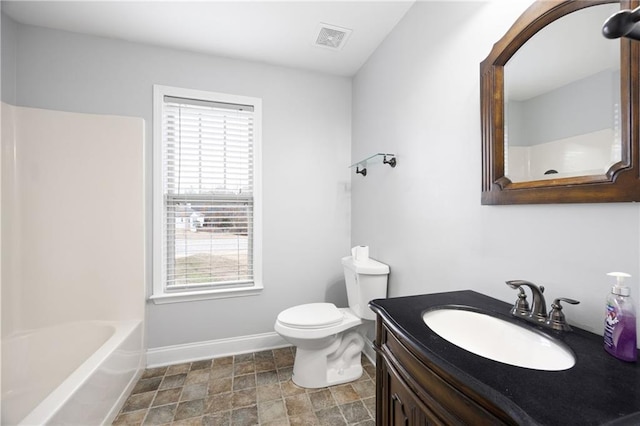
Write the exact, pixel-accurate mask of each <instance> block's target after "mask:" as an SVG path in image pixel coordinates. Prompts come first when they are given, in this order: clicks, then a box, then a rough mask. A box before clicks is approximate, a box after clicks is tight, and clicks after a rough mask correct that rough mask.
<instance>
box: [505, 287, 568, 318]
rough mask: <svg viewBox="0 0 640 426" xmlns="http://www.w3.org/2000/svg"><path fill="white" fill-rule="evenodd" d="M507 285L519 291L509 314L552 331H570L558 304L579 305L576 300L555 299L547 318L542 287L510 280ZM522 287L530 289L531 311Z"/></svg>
mask: <svg viewBox="0 0 640 426" xmlns="http://www.w3.org/2000/svg"><path fill="white" fill-rule="evenodd" d="M507 285H508V286H509V287H511V288H512V289H514V290H515V289H517V290H519V292H518V300H517V301H516V303H515V305H514V306H513V308H512V309H511V314H512V315H513V316H516V317H520V318H523V319H525V320H527V321H530V322H533V323H536V324H538V325H541V326H543V327H548V328H551V329H553V330H571V327H570V326H569V324H567V322H566V320H565V317H564V314H563V313H562V306H561V305H560V302H561V301H563V302H567V303H571V304H572V305H577V304H578V303H580V302H579V301H577V300H573V299H567V298H564V297H560V298H558V299H555V300H554V302H553V304H552V305H551V307H552V308H553V309H552V310H551V313H550V314H549V316H548V317H547V302H546V301H545V299H544V295H543V293H544V287H543V286H540V287H538V286H537V285H535V284H534V283H531V282H529V281H524V280H512V281H507ZM522 286H525V287H529V288H530V289H531V295H532V298H533V300H532V303H531V309H529V304H528V303H527V295H526V294H525V292H524V290H523V289H522Z"/></svg>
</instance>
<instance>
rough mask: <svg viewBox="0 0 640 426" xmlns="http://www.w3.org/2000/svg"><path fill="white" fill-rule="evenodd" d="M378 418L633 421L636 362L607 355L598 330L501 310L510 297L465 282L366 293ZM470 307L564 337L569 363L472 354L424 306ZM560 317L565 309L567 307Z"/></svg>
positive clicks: (639, 416)
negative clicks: (560, 326)
mask: <svg viewBox="0 0 640 426" xmlns="http://www.w3.org/2000/svg"><path fill="white" fill-rule="evenodd" d="M369 306H370V307H371V309H373V311H374V312H376V314H377V325H376V327H377V331H376V342H375V349H376V352H377V356H376V369H377V376H376V377H377V378H376V380H377V383H376V397H377V401H378V404H377V412H376V418H377V424H378V425H385V426H386V425H462V424H468V425H474V426H475V425H499V424H508V425H605V424H609V425H637V424H640V366H639V365H638V364H637V363H626V362H623V361H620V360H618V359H616V358H613V357H611V356H610V355H608V354H607V353H606V352H605V351H604V349H603V347H602V344H603V343H602V336H599V335H596V334H593V333H590V332H587V331H584V330H580V329H576V328H575V327H574V329H573V331H552V330H548V329H544V328H542V327H540V326H537V325H534V324H530V323H526V322H524V321H523V320H521V319H517V318H513V317H512V316H511V315H510V309H511V308H512V305H510V304H508V303H505V302H502V301H499V300H497V299H494V298H491V297H488V296H485V295H483V294H480V293H477V292H474V291H470V290H466V291H455V292H447V293H436V294H427V295H419V296H408V297H399V298H389V299H377V300H373V301H372V302H371V303H370V305H369ZM444 306H454V307H461V306H462V307H473V308H474V309H475V310H477V311H481V312H484V313H487V314H489V315H491V316H494V317H498V318H500V319H503V320H505V321H509V322H516V323H518V324H521V325H522V326H524V327H528V328H529V329H532V330H533V331H535V332H536V333H544V334H545V335H547V336H549V337H551V338H552V339H554V340H556V341H559V343H560V344H562V345H566V347H568V348H569V349H570V351H571V352H572V353H573V355H574V356H575V365H573V367H571V368H569V369H566V370H561V371H545V370H534V369H529V368H523V367H516V366H513V365H509V364H505V363H502V362H498V361H493V360H491V359H488V358H484V357H481V356H478V355H476V354H474V353H472V352H469V351H467V350H465V349H462V348H460V347H458V346H456V345H454V344H452V343H450V342H449V341H447V340H445V339H444V338H442V337H440V335H438V334H436V333H435V332H433V331H432V330H431V329H430V328H429V327H428V326H427V325H426V324H425V322H424V321H423V314H424V313H425V312H427V311H430V310H433V309H434V308H439V307H444ZM568 315H569V314H568Z"/></svg>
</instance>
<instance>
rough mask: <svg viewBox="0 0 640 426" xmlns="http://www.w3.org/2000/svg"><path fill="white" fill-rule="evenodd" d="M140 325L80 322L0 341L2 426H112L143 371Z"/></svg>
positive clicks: (34, 331) (21, 334) (136, 322)
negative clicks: (17, 425) (0, 356)
mask: <svg viewBox="0 0 640 426" xmlns="http://www.w3.org/2000/svg"><path fill="white" fill-rule="evenodd" d="M142 339H143V337H142V322H141V321H120V322H105V321H86V322H78V323H69V324H62V325H57V326H53V327H47V328H43V329H37V330H30V331H26V332H21V333H18V334H14V335H12V336H9V337H8V338H6V339H3V340H2V425H14V424H19V425H45V424H51V425H83V426H85V425H99V424H104V423H108V422H110V421H112V420H113V418H114V416H115V415H116V414H117V411H118V410H119V408H120V406H121V405H122V403H123V401H124V399H126V396H127V394H128V393H129V391H130V390H131V387H132V386H133V385H134V384H135V381H136V380H137V378H138V376H139V374H140V373H141V372H142V368H143V361H144V360H143V350H142V348H143V346H142V345H143V340H142Z"/></svg>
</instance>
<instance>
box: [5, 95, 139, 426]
mask: <svg viewBox="0 0 640 426" xmlns="http://www.w3.org/2000/svg"><path fill="white" fill-rule="evenodd" d="M2 114H3V116H2V118H3V120H2V124H3V127H2V151H3V156H2V202H3V205H4V206H7V207H8V208H6V209H4V210H3V215H2V254H3V258H2V358H3V362H2V370H3V371H2V405H3V410H2V423H3V424H5V423H6V424H15V423H16V422H18V421H19V420H20V419H22V418H23V417H24V416H25V415H28V416H29V417H27V419H28V422H29V423H32V424H42V423H44V422H46V421H53V420H52V419H55V421H56V422H74V421H75V422H78V421H84V422H88V423H100V422H103V421H105V420H106V421H110V420H111V418H112V417H110V416H113V415H114V414H115V413H112V412H111V411H112V410H113V409H114V408H117V406H119V404H121V403H122V402H124V399H123V398H126V396H127V394H128V392H129V391H130V389H131V386H132V385H133V384H134V383H135V380H136V378H137V375H138V373H139V372H140V371H141V368H142V367H143V366H144V365H145V359H144V351H143V348H144V341H143V326H142V321H143V319H144V301H143V300H144V282H145V277H144V266H143V265H144V262H145V253H144V204H143V200H144V197H143V176H144V165H143V161H142V159H143V156H142V153H143V151H142V146H143V136H144V123H143V121H142V120H141V119H138V118H133V117H117V116H104V115H95V114H77V113H70V112H61V111H51V110H45V109H37V108H26V107H14V106H11V105H8V104H5V103H3V104H2ZM96 321H100V322H107V323H108V324H106V325H104V326H103V325H97V326H95V327H94V324H95V322H96ZM127 324H129V325H127ZM123 327H124V328H126V329H127V330H125V331H121V330H122V329H123ZM83 336H84V337H83ZM96 339H97V340H96ZM83 345H84V346H83ZM108 347H111V349H110V350H107V348H108ZM112 353H113V354H112ZM56 357H60V360H57V358H56ZM51 365H56V366H58V367H60V370H56V369H55V368H52V367H51ZM105 371H108V372H109V373H108V374H105ZM71 373H73V374H71ZM32 374H35V376H32ZM70 374H71V375H70ZM29 377H31V378H32V380H29ZM96 388H98V389H100V391H99V392H96V391H95V389H96ZM91 389H93V391H92V390H91ZM32 410H33V411H32Z"/></svg>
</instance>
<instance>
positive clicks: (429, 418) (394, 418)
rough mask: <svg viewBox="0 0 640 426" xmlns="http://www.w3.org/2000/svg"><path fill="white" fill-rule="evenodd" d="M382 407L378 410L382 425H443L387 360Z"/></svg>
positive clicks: (384, 371) (383, 381) (384, 370)
mask: <svg viewBox="0 0 640 426" xmlns="http://www.w3.org/2000/svg"><path fill="white" fill-rule="evenodd" d="M382 373H383V377H381V379H382V386H383V389H382V394H383V395H382V401H381V402H382V407H381V410H379V411H378V413H379V415H378V419H377V424H378V425H380V426H432V425H442V424H443V423H441V422H440V421H439V420H438V418H437V417H436V416H435V415H434V414H433V413H432V412H431V411H430V410H429V409H428V408H427V407H426V406H425V405H424V404H423V403H422V401H420V399H418V397H417V396H416V395H415V394H414V393H413V391H412V390H411V389H410V388H409V387H408V386H407V384H406V383H405V382H404V380H402V377H401V376H400V375H399V374H398V373H397V372H396V371H395V369H394V368H393V367H391V366H390V365H389V364H387V363H386V362H385V363H383V365H382Z"/></svg>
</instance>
